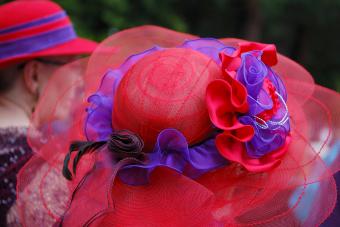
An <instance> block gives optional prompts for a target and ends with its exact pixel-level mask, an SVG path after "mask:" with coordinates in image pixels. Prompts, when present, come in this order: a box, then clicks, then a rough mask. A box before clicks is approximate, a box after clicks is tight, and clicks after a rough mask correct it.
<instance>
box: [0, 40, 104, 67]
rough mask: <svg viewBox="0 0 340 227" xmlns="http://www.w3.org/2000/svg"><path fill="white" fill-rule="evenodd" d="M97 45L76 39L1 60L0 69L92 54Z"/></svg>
mask: <svg viewBox="0 0 340 227" xmlns="http://www.w3.org/2000/svg"><path fill="white" fill-rule="evenodd" d="M97 45H98V44H97V43H96V42H94V41H91V40H88V39H84V38H76V39H74V40H71V41H69V42H66V43H63V44H60V45H57V46H54V47H51V48H48V49H44V50H41V51H37V52H34V53H30V54H25V55H20V56H15V57H13V58H9V59H4V60H0V68H3V67H6V66H9V65H12V64H15V63H20V62H23V61H26V60H30V59H34V58H38V57H51V56H70V55H83V54H85V55H86V54H91V53H92V52H93V51H94V50H95V49H96V47H97Z"/></svg>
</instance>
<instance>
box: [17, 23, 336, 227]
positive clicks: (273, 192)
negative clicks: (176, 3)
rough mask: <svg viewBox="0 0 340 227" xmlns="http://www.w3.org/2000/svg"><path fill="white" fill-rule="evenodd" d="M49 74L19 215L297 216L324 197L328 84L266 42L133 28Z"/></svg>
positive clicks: (326, 204)
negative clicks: (84, 56)
mask: <svg viewBox="0 0 340 227" xmlns="http://www.w3.org/2000/svg"><path fill="white" fill-rule="evenodd" d="M75 69H81V70H83V74H79V73H72V72H73V71H74V70H75ZM65 74H67V75H68V80H66V81H65V79H64V78H63V77H62V76H61V75H65ZM79 75H82V76H81V77H79ZM48 86H49V87H48V88H47V89H46V90H45V92H44V93H43V94H42V98H41V100H40V102H39V104H38V106H37V108H36V109H35V113H34V116H33V119H32V121H31V126H30V128H29V130H28V141H29V144H30V146H31V147H32V149H33V150H34V152H35V155H34V156H33V158H32V159H30V160H29V161H28V162H27V164H26V165H25V166H24V167H23V168H22V169H21V170H20V172H19V174H18V181H17V182H18V183H17V201H16V206H17V208H18V214H19V216H20V217H19V218H20V222H21V223H22V225H23V226H57V225H58V226H100V227H102V226H124V227H125V226H129V227H135V226H138V227H146V226H162V227H163V226H164V227H173V226H176V227H177V226H180V227H181V226H200V227H201V226H203V227H208V226H209V227H212V226H214V227H220V226H232V227H234V226H256V227H260V226H261V227H263V226H265V227H276V226H303V227H309V226H319V225H320V224H321V223H322V222H323V221H324V220H326V218H327V217H328V216H329V215H330V214H331V212H332V210H333V208H334V205H335V202H336V197H337V190H336V184H335V180H334V178H333V174H334V173H337V172H338V170H339V169H340V161H339V159H340V155H339V141H340V139H339V125H340V118H339V116H340V106H339V105H337V104H338V103H339V100H340V96H339V94H337V93H336V92H334V91H331V90H328V89H326V88H323V87H320V86H318V85H316V84H315V83H314V81H313V78H312V77H311V75H310V74H309V73H308V72H307V71H306V70H305V69H304V68H303V67H302V66H300V65H299V64H297V63H296V62H294V61H292V60H290V59H288V58H287V57H284V56H283V55H281V54H279V53H277V51H276V48H275V45H273V44H260V43H254V42H249V41H245V40H238V39H233V38H225V39H214V38H200V37H197V36H194V35H191V34H185V33H179V32H176V31H172V30H168V29H165V28H161V27H156V26H141V27H135V28H131V29H127V30H124V31H121V32H118V33H115V34H113V35H112V36H110V37H108V38H107V39H106V40H104V41H103V42H102V43H101V44H100V45H99V46H98V48H97V49H96V50H95V51H94V52H93V53H92V54H91V56H90V57H89V59H88V60H87V59H81V60H79V61H76V62H72V63H71V64H68V65H65V66H63V67H61V68H60V69H59V70H57V71H56V72H55V74H54V75H53V76H52V78H51V79H50V81H49V85H48Z"/></svg>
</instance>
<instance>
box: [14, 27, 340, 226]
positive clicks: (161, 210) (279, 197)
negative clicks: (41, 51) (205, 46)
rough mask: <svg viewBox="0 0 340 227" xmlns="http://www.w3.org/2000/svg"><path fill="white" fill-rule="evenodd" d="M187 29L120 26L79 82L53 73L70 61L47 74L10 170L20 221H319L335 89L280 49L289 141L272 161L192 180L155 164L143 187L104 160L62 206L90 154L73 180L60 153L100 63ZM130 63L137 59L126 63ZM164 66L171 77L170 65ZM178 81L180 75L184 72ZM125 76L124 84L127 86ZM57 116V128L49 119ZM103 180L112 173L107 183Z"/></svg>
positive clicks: (329, 191) (79, 127) (326, 191)
mask: <svg viewBox="0 0 340 227" xmlns="http://www.w3.org/2000/svg"><path fill="white" fill-rule="evenodd" d="M141 34H143V36H141ZM170 35H171V36H170ZM169 37H171V38H170V39H169ZM185 37H192V36H190V35H186V34H180V33H176V32H172V31H169V30H165V29H162V28H157V27H139V28H136V29H130V30H127V31H123V32H120V33H118V34H116V35H113V36H112V37H110V38H109V39H108V40H106V41H104V42H103V44H102V46H101V47H99V50H98V52H96V53H94V55H93V56H91V59H90V61H89V63H88V65H86V64H84V65H81V64H79V63H78V66H83V67H85V66H86V67H87V69H86V70H87V74H86V78H85V80H84V81H85V83H86V88H84V86H83V83H82V78H79V77H78V76H74V77H73V76H70V78H69V79H67V80H65V79H61V78H65V77H62V76H63V74H65V73H66V72H67V71H68V70H69V71H71V72H74V68H72V66H67V67H65V68H64V69H63V70H60V71H59V72H58V73H57V74H56V75H55V76H54V78H53V80H52V82H51V85H50V87H49V88H48V89H47V90H46V92H45V98H44V99H43V101H42V102H41V103H40V104H39V106H38V108H37V113H36V114H35V116H34V119H33V122H32V127H31V130H30V143H31V144H32V146H33V148H34V150H35V151H36V153H37V154H36V157H35V158H33V159H32V160H31V161H30V162H29V163H28V164H27V165H26V166H25V167H24V168H23V169H22V170H21V172H20V174H19V176H18V207H19V211H20V212H19V213H20V215H21V221H22V223H23V224H24V226H51V225H52V223H55V222H57V221H58V220H59V218H60V217H61V216H62V214H63V213H64V212H65V211H66V209H67V208H71V209H74V210H73V212H74V213H77V215H74V216H72V213H73V212H70V213H68V215H69V217H68V218H67V219H66V220H65V221H68V222H67V224H65V223H64V226H81V225H83V224H84V223H85V224H88V225H89V226H306V227H309V226H317V225H319V224H320V223H322V222H323V221H324V220H325V219H326V218H327V217H328V215H329V214H330V213H331V211H332V209H333V207H334V204H335V201H336V187H335V183H334V179H333V177H332V174H333V173H335V172H336V171H338V170H339V165H340V162H339V157H336V158H335V160H333V162H328V161H327V160H326V158H325V157H327V155H329V154H330V152H333V151H332V147H333V146H334V144H335V143H336V142H337V141H339V124H340V117H339V116H340V106H339V105H338V103H339V101H340V97H339V94H338V93H336V92H333V91H330V90H328V89H325V88H322V87H319V86H317V85H314V83H313V80H312V78H311V77H310V75H309V73H308V72H307V71H306V70H304V69H303V68H302V67H301V66H299V65H298V64H296V63H294V62H292V61H291V60H289V59H287V58H286V57H283V56H281V55H280V56H279V64H278V66H276V67H275V70H276V71H277V73H278V74H279V75H281V77H282V79H283V80H284V82H285V84H286V86H287V91H288V108H289V111H290V114H291V119H290V120H291V126H292V129H291V134H292V143H291V144H290V146H289V150H288V152H287V155H286V156H285V157H284V159H283V160H282V163H281V165H280V166H279V167H278V168H276V169H274V170H272V171H269V172H266V173H256V174H255V173H249V172H247V171H245V170H244V169H243V168H241V167H240V166H238V165H236V164H231V165H229V166H226V167H224V168H221V169H218V170H216V171H212V172H210V173H208V174H205V175H203V176H202V177H201V178H200V179H197V180H195V181H194V180H191V179H189V178H187V177H184V176H182V175H180V174H178V173H175V172H173V171H170V170H168V169H157V170H156V171H155V172H153V174H152V175H151V181H150V184H148V185H145V186H128V185H125V184H123V183H121V182H120V181H119V180H118V178H116V179H115V180H114V181H113V178H112V174H113V172H112V169H105V168H104V169H100V168H95V169H96V170H97V172H96V174H98V176H101V177H102V178H100V179H101V180H104V181H105V179H107V180H106V181H105V182H106V184H103V183H102V181H100V182H99V178H98V181H88V182H86V183H88V184H89V186H88V187H83V188H82V189H83V193H78V194H76V195H77V198H74V200H73V202H72V204H71V206H70V204H69V201H70V199H71V198H72V193H73V191H74V189H75V187H76V185H77V184H78V182H79V181H80V180H81V178H82V177H83V176H85V175H86V173H88V171H89V170H91V169H92V167H93V158H94V157H96V156H95V155H87V156H86V158H85V159H82V161H81V162H80V166H79V168H78V169H77V175H76V176H77V178H76V179H75V180H74V181H72V182H67V181H66V180H65V179H64V178H63V177H62V176H61V168H62V164H63V163H62V161H63V158H64V156H65V154H66V153H67V151H68V146H69V143H70V141H72V140H84V135H83V121H84V108H85V106H86V102H85V98H84V97H86V96H87V92H91V90H92V91H93V90H95V89H96V88H97V85H98V84H99V82H100V78H99V75H100V73H99V72H101V71H103V70H104V68H105V67H104V66H105V64H106V63H107V64H109V63H112V67H115V66H117V64H118V65H119V63H121V62H123V61H124V60H125V57H127V56H128V55H130V54H132V52H133V53H135V52H134V50H137V49H138V48H139V47H138V46H139V45H140V46H141V47H143V48H141V49H140V50H144V49H145V47H146V48H149V47H151V46H153V45H152V44H153V42H154V41H155V40H157V41H158V45H159V44H162V40H164V43H165V44H167V46H168V47H169V46H176V45H177V44H179V43H180V42H181V41H183V39H185ZM125 38H126V39H125ZM125 40H126V42H127V43H126V44H127V45H126V46H129V45H130V44H131V49H129V48H128V47H125ZM132 40H134V42H132V43H133V45H132V43H131V41H132ZM165 40H166V41H165ZM169 40H174V41H173V42H172V41H169ZM169 42H170V43H169ZM223 42H225V43H226V44H229V43H230V45H231V44H232V43H233V42H235V39H223ZM111 44H112V45H111ZM116 44H119V46H115V45H116ZM109 47H110V48H113V49H116V51H117V52H115V53H114V54H113V55H112V58H111V59H108V60H107V61H105V62H106V63H105V62H104V63H103V65H101V64H100V61H102V60H103V58H102V56H107V54H108V53H106V52H105V51H104V52H103V50H105V48H106V50H107V48H109ZM124 48H125V49H124ZM120 50H122V52H120ZM130 51H131V52H130ZM137 52H138V51H137ZM101 53H103V55H101ZM105 54H106V55H105ZM189 57H190V55H189V56H188V58H189ZM198 58H199V59H201V60H202V61H205V62H206V59H204V58H201V57H200V56H199V57H198ZM113 59H114V60H113ZM146 60H147V59H146ZM184 65H185V64H184ZM73 66H75V65H73ZM150 67H151V66H150ZM96 68H97V69H98V71H96ZM137 69H138V66H137V65H136V69H134V70H137ZM212 69H213V70H214V67H213V66H212ZM197 70H198V69H197ZM138 71H139V72H140V69H139V70H138ZM138 71H136V72H138ZM90 72H92V73H94V74H91V73H90ZM95 72H98V74H96V73H95ZM197 72H201V70H198V71H197ZM91 75H93V77H91ZM134 75H145V76H147V75H149V74H140V73H136V74H134V73H133V70H132V71H131V75H130V78H133V76H134ZM150 75H152V74H150ZM166 75H167V76H168V78H169V79H171V77H170V75H171V74H170V73H168V74H166ZM198 75H199V73H198ZM165 78H167V77H165ZM184 78H185V77H184ZM78 79H79V80H78ZM126 80H127V79H126ZM161 80H162V78H161ZM123 82H124V81H123ZM182 82H183V84H184V83H185V80H183V81H182ZM125 83H126V85H124V86H131V84H130V83H127V82H125ZM56 85H57V87H54V86H56ZM135 87H137V86H135ZM122 88H123V85H122ZM129 89H130V88H129ZM84 91H85V94H86V95H84ZM137 91H138V90H137ZM139 92H140V91H139ZM149 92H151V91H149ZM151 94H152V93H151ZM176 94H177V93H176ZM178 95H180V94H178ZM171 97H172V96H171ZM124 98H125V96H124ZM134 98H136V97H134ZM168 98H169V97H168ZM124 111H125V110H124ZM124 117H127V116H124ZM134 117H138V116H134ZM195 117H196V116H195ZM56 121H58V125H63V127H62V128H58V127H54V122H56ZM175 123H177V122H175ZM97 158H98V157H97ZM97 167H98V166H97ZM33 173H34V174H33ZM105 173H112V174H105ZM108 180H111V181H112V182H109V184H108ZM73 196H74V195H73ZM98 203H100V206H101V207H102V208H103V210H101V211H100V212H98V210H94V208H95V207H96V208H98ZM311 208H312V209H311ZM78 209H80V210H81V211H84V213H83V215H79V214H82V212H77V210H78ZM85 211H86V215H87V214H88V213H91V212H93V216H94V218H93V219H91V220H87V222H86V221H85V222H83V220H84V217H85ZM307 211H308V213H307V214H305V212H307ZM96 212H97V213H96ZM96 214H98V215H96Z"/></svg>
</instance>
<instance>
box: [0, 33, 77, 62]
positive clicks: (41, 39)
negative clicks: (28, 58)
mask: <svg viewBox="0 0 340 227" xmlns="http://www.w3.org/2000/svg"><path fill="white" fill-rule="evenodd" d="M76 37H77V35H76V33H75V31H74V29H73V27H72V26H66V27H62V28H58V29H56V30H52V31H48V32H45V33H42V34H39V35H36V36H32V37H29V38H25V39H20V40H17V41H13V42H7V43H3V44H0V59H6V58H13V57H16V56H20V55H25V54H30V53H33V52H37V51H40V50H44V49H47V48H50V47H54V46H56V45H58V44H63V43H66V42H68V41H70V40H73V39H75V38H76Z"/></svg>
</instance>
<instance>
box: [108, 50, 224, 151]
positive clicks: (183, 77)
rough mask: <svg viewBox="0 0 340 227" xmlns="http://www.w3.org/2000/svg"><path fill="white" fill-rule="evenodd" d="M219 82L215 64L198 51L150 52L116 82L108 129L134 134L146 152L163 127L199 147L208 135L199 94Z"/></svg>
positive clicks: (205, 117) (203, 101) (206, 112)
mask: <svg viewBox="0 0 340 227" xmlns="http://www.w3.org/2000/svg"><path fill="white" fill-rule="evenodd" d="M221 77H222V73H221V70H220V68H219V67H218V65H217V64H216V63H215V62H214V61H213V60H212V59H211V58H209V57H208V56H205V55H204V54H202V53H200V52H198V51H195V50H191V49H189V48H168V49H164V50H159V51H156V52H153V53H151V54H149V55H148V56H145V57H143V58H142V59H140V60H139V61H138V62H137V63H135V65H133V66H132V67H131V68H130V69H129V70H128V71H127V73H126V74H125V75H124V77H123V79H122V81H121V82H120V84H119V86H118V89H117V91H116V94H115V100H114V103H115V104H114V109H113V113H112V114H113V116H112V124H113V128H115V129H128V130H130V131H132V132H135V133H137V134H139V135H140V136H141V138H142V139H143V140H144V143H145V147H146V150H150V149H152V147H153V146H154V144H155V141H156V138H157V135H158V134H159V133H160V132H161V131H162V130H164V129H167V128H175V129H177V130H179V131H180V132H181V133H183V135H184V136H185V137H186V139H187V141H188V142H189V144H194V143H197V142H201V141H202V139H204V138H206V137H207V135H208V134H209V133H210V132H211V131H212V125H211V123H210V120H209V115H208V110H207V108H206V104H205V89H206V87H207V85H208V83H209V82H211V81H212V80H214V79H218V78H221Z"/></svg>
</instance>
